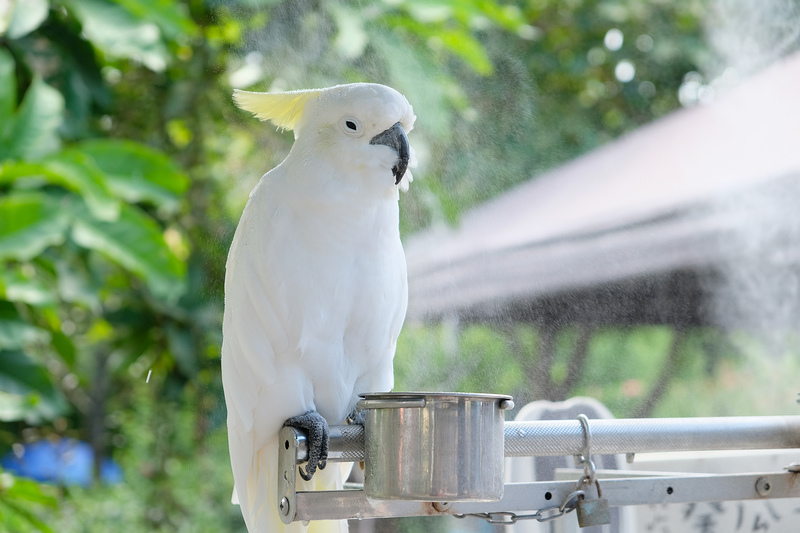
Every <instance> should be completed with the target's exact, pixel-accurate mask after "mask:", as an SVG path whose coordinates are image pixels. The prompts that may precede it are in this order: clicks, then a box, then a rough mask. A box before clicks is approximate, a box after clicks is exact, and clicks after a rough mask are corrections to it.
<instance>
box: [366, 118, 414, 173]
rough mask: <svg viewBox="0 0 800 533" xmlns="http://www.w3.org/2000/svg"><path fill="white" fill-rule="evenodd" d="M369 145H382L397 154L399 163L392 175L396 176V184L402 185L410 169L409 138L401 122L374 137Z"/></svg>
mask: <svg viewBox="0 0 800 533" xmlns="http://www.w3.org/2000/svg"><path fill="white" fill-rule="evenodd" d="M369 144H382V145H384V146H388V147H389V148H393V149H394V150H395V151H396V152H397V161H395V163H394V166H393V167H392V175H394V184H395V185H397V184H398V183H400V180H401V179H403V175H404V174H405V173H406V170H407V169H408V137H406V132H405V130H404V129H403V126H401V125H400V123H399V122H397V123H395V125H394V126H392V127H391V128H389V129H388V130H386V131H384V132H382V133H379V134H377V135H376V136H375V137H373V138H372V139H371V140H370V141H369Z"/></svg>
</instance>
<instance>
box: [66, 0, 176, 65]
mask: <svg viewBox="0 0 800 533" xmlns="http://www.w3.org/2000/svg"><path fill="white" fill-rule="evenodd" d="M65 4H67V6H68V7H69V8H70V11H71V12H72V13H74V14H75V16H76V17H77V18H78V20H80V21H81V23H82V25H83V33H84V34H85V35H86V37H87V38H88V39H89V40H90V41H92V43H94V44H95V46H97V47H98V48H100V49H101V50H103V51H104V52H106V53H107V54H109V55H111V56H114V57H124V58H129V59H133V60H135V61H141V62H142V63H143V64H144V65H145V66H146V67H147V68H149V69H150V70H153V71H156V72H160V71H163V70H164V69H165V68H166V66H167V60H168V58H169V52H168V51H167V48H166V46H164V43H163V42H162V40H161V32H160V30H159V28H158V26H157V25H155V24H154V23H152V22H149V21H145V20H142V19H140V18H138V17H136V16H135V15H134V14H132V13H131V12H130V11H128V10H127V9H125V8H124V7H122V6H121V5H119V4H117V3H114V2H110V1H108V0H67V1H65Z"/></svg>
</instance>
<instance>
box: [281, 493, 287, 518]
mask: <svg viewBox="0 0 800 533" xmlns="http://www.w3.org/2000/svg"><path fill="white" fill-rule="evenodd" d="M279 507H280V509H281V514H282V515H283V516H289V498H287V497H286V496H284V497H283V498H282V499H281V503H280V505H279Z"/></svg>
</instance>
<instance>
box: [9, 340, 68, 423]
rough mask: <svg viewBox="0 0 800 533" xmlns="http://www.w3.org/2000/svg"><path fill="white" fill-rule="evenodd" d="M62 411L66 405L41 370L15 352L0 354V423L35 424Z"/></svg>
mask: <svg viewBox="0 0 800 533" xmlns="http://www.w3.org/2000/svg"><path fill="white" fill-rule="evenodd" d="M66 409H67V403H66V401H65V400H64V398H63V397H62V396H61V394H60V393H59V392H58V390H56V388H55V387H53V384H52V382H51V381H50V376H49V375H48V373H47V370H46V369H45V368H44V367H42V366H40V365H37V364H36V363H34V362H33V361H31V360H30V359H29V358H28V356H26V355H25V354H24V353H23V352H21V351H19V350H12V351H8V350H4V351H0V420H2V421H5V422H11V421H16V420H25V421H26V422H27V423H29V424H36V423H39V422H41V421H42V420H50V419H53V418H55V417H56V416H59V415H60V414H63V413H64V412H65V411H66Z"/></svg>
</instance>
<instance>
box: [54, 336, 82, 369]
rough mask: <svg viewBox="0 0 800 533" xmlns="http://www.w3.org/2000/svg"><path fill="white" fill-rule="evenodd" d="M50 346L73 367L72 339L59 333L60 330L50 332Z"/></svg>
mask: <svg viewBox="0 0 800 533" xmlns="http://www.w3.org/2000/svg"><path fill="white" fill-rule="evenodd" d="M50 335H51V339H50V346H52V347H53V349H54V350H55V351H56V353H57V354H58V355H60V356H61V359H62V360H63V361H64V362H65V363H66V364H67V366H68V367H69V368H70V369H72V368H74V367H75V354H76V350H75V344H74V343H73V342H72V339H70V338H69V337H67V336H66V335H64V334H63V333H61V332H60V331H54V332H51V334H50Z"/></svg>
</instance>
